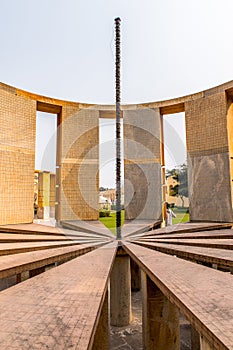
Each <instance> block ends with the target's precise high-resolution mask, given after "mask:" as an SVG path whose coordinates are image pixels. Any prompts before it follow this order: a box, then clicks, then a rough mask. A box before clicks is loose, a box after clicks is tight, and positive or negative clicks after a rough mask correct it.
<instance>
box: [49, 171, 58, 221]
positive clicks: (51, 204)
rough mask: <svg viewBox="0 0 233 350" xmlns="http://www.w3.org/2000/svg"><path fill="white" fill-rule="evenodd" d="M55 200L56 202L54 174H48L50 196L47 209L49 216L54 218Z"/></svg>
mask: <svg viewBox="0 0 233 350" xmlns="http://www.w3.org/2000/svg"><path fill="white" fill-rule="evenodd" d="M55 202H56V175H55V174H50V196H49V207H50V208H49V209H50V217H51V218H55Z"/></svg>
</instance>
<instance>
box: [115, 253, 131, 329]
mask: <svg viewBox="0 0 233 350" xmlns="http://www.w3.org/2000/svg"><path fill="white" fill-rule="evenodd" d="M131 319H132V311H131V278H130V258H129V256H128V255H127V254H125V253H121V254H119V252H118V254H117V256H116V258H115V262H114V265H113V269H112V273H111V278H110V323H111V325H112V326H118V327H121V326H127V325H129V324H130V322H131Z"/></svg>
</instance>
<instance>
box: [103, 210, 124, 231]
mask: <svg viewBox="0 0 233 350" xmlns="http://www.w3.org/2000/svg"><path fill="white" fill-rule="evenodd" d="M99 220H100V221H101V222H102V223H103V224H104V225H105V226H106V227H107V228H108V229H109V230H111V231H112V233H114V235H116V212H115V211H111V214H110V216H109V217H103V218H99ZM124 220H125V211H124V210H122V211H121V225H123V223H124Z"/></svg>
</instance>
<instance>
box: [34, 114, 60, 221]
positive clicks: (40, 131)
mask: <svg viewBox="0 0 233 350" xmlns="http://www.w3.org/2000/svg"><path fill="white" fill-rule="evenodd" d="M57 122H58V116H57V114H51V113H45V112H37V115H36V155H35V173H34V220H37V221H38V220H39V221H41V220H49V221H51V222H53V221H54V222H55V203H56V157H57ZM37 221H36V222H37Z"/></svg>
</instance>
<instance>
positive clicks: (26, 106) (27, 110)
mask: <svg viewBox="0 0 233 350" xmlns="http://www.w3.org/2000/svg"><path fill="white" fill-rule="evenodd" d="M0 125H1V133H0V224H1V225H3V224H9V223H29V222H32V220H33V202H34V167H35V135H36V101H33V100H30V99H29V98H26V97H22V96H18V95H17V94H16V89H14V88H11V87H8V86H6V85H0Z"/></svg>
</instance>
